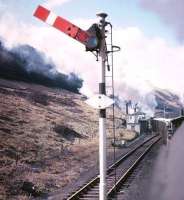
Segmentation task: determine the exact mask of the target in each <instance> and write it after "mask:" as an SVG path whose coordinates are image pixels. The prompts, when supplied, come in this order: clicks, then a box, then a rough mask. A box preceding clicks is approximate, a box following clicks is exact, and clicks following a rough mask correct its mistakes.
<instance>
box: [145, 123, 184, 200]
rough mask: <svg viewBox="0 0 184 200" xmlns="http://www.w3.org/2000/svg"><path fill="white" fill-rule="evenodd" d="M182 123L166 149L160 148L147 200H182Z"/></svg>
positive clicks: (183, 181) (183, 128) (183, 178)
mask: <svg viewBox="0 0 184 200" xmlns="http://www.w3.org/2000/svg"><path fill="white" fill-rule="evenodd" d="M183 131H184V123H183V124H182V125H181V127H180V128H179V129H178V130H177V131H176V133H175V134H174V136H173V138H172V139H171V141H169V144H168V146H167V147H162V148H161V151H160V154H159V156H158V158H157V162H156V166H155V169H154V170H153V179H152V184H151V188H150V193H149V198H147V199H149V200H155V199H157V200H173V199H176V200H182V199H184V192H183V184H184V176H183V168H184V162H183V153H184V148H183V139H184V135H183Z"/></svg>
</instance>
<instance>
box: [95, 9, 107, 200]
mask: <svg viewBox="0 0 184 200" xmlns="http://www.w3.org/2000/svg"><path fill="white" fill-rule="evenodd" d="M97 16H99V17H101V20H100V27H101V35H102V40H101V45H100V57H101V68H100V76H99V94H102V95H106V87H105V63H106V59H107V52H106V40H105V38H106V37H105V27H106V21H105V18H106V17H107V14H105V13H100V14H98V15H97ZM106 143H107V137H106V109H100V110H99V163H100V187H99V199H100V200H106V169H107V166H106V165H107V164H106V163H107V158H106V156H107V155H106V154H107V153H106V151H107V150H106V149H107V148H106V146H107V145H106Z"/></svg>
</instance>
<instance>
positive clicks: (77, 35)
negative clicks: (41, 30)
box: [34, 6, 90, 45]
mask: <svg viewBox="0 0 184 200" xmlns="http://www.w3.org/2000/svg"><path fill="white" fill-rule="evenodd" d="M34 16H35V17H37V18H38V19H40V20H42V21H44V22H45V23H47V24H49V25H51V26H53V27H54V28H56V29H58V30H59V31H61V32H63V33H65V34H67V35H68V36H70V37H72V38H73V39H75V40H77V41H79V42H81V43H82V44H84V45H86V44H87V42H88V40H89V38H90V35H89V33H87V32H86V31H84V30H82V29H81V28H79V27H77V26H76V25H74V24H72V23H71V22H69V21H68V20H66V19H64V18H62V17H59V16H57V15H55V14H54V13H53V12H51V11H50V10H48V9H46V8H44V7H43V6H38V8H37V9H36V11H35V13H34Z"/></svg>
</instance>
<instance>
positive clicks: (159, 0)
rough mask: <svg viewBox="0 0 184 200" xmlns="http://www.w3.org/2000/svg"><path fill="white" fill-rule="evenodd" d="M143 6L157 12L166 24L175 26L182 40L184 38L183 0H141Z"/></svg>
mask: <svg viewBox="0 0 184 200" xmlns="http://www.w3.org/2000/svg"><path fill="white" fill-rule="evenodd" d="M139 1H140V4H141V6H142V7H143V8H145V9H148V10H150V11H153V12H155V13H156V14H158V16H159V17H160V18H161V19H162V20H163V22H165V23H166V24H168V25H170V26H171V27H173V28H174V29H175V31H176V34H177V37H178V39H179V40H180V41H183V40H184V20H183V18H184V12H183V8H184V1H183V0H177V1H173V0H154V1H152V0H139Z"/></svg>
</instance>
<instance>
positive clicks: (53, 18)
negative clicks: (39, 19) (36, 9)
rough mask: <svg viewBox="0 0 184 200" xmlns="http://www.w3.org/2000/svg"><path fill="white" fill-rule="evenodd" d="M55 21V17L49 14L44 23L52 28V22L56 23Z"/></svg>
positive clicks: (53, 14)
mask: <svg viewBox="0 0 184 200" xmlns="http://www.w3.org/2000/svg"><path fill="white" fill-rule="evenodd" d="M56 19H57V15H56V14H55V13H53V12H50V14H49V16H48V17H47V19H46V21H45V22H46V23H47V24H49V25H51V26H53V25H54V22H55V21H56Z"/></svg>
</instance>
